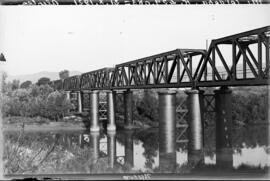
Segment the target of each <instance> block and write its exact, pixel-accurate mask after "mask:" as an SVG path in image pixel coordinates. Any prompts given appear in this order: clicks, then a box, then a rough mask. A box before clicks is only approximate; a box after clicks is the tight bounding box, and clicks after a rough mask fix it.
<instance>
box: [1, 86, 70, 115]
mask: <svg viewBox="0 0 270 181" xmlns="http://www.w3.org/2000/svg"><path fill="white" fill-rule="evenodd" d="M1 99H2V114H3V116H4V117H6V116H24V117H37V116H41V117H44V118H48V119H53V120H58V119H61V118H63V116H64V115H65V114H66V113H67V112H68V110H69V109H70V108H72V104H71V103H70V101H68V100H67V99H66V96H65V94H64V92H58V91H53V89H52V88H51V87H50V86H48V85H41V86H37V85H31V86H30V87H29V88H27V89H16V90H14V91H11V92H6V93H4V94H3V95H2V96H1Z"/></svg>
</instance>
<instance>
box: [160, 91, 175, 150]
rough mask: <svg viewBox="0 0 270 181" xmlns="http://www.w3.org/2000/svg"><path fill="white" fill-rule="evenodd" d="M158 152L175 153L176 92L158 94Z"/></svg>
mask: <svg viewBox="0 0 270 181" xmlns="http://www.w3.org/2000/svg"><path fill="white" fill-rule="evenodd" d="M158 96H159V98H158V99H159V143H160V147H159V150H160V152H161V153H174V152H175V142H176V137H175V130H176V102H175V100H176V91H170V90H167V91H163V92H159V94H158Z"/></svg>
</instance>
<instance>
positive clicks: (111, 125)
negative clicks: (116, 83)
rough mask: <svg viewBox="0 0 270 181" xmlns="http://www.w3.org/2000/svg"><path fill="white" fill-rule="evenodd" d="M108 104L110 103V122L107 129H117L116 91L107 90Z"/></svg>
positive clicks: (108, 115) (108, 114) (108, 113)
mask: <svg viewBox="0 0 270 181" xmlns="http://www.w3.org/2000/svg"><path fill="white" fill-rule="evenodd" d="M107 104H108V108H107V109H108V110H107V111H108V112H107V118H108V124H107V131H115V130H116V126H115V91H108V92H107Z"/></svg>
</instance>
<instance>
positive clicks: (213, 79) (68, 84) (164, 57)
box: [63, 26, 270, 90]
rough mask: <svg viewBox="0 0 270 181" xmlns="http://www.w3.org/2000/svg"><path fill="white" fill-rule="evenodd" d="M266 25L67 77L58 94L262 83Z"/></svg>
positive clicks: (269, 38) (268, 39) (269, 34)
mask: <svg viewBox="0 0 270 181" xmlns="http://www.w3.org/2000/svg"><path fill="white" fill-rule="evenodd" d="M269 44H270V26H267V27H263V28H259V29H255V30H251V31H247V32H243V33H239V34H235V35H232V36H227V37H224V38H220V39H216V40H213V41H212V42H211V44H210V47H209V50H208V51H207V52H206V51H205V50H199V49H176V50H173V51H169V52H165V53H161V54H158V55H153V56H150V57H146V58H142V59H138V60H134V61H130V62H127V63H122V64H118V65H116V66H115V68H103V69H99V70H96V71H91V72H88V73H84V74H82V75H81V76H73V77H69V78H67V79H65V80H64V86H63V88H64V90H78V89H81V90H99V89H100V90H108V89H146V88H174V87H175V88H181V87H182V88H184V87H211V86H212V87H213V86H223V85H226V86H246V85H252V86H255V85H268V83H269V82H268V81H269V46H270V45H269Z"/></svg>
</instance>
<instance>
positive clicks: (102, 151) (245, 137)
mask: <svg viewBox="0 0 270 181" xmlns="http://www.w3.org/2000/svg"><path fill="white" fill-rule="evenodd" d="M181 129H182V130H178V131H180V132H183V135H182V136H181V138H180V139H179V140H178V142H177V144H176V150H175V152H174V153H170V154H163V153H160V152H159V146H160V145H159V135H158V134H159V133H158V129H154V128H153V129H148V130H144V131H142V130H136V131H120V130H119V131H117V132H116V133H105V132H100V133H95V134H93V133H90V132H89V131H61V132H59V131H22V130H21V131H5V132H4V140H5V141H4V158H3V161H4V173H5V175H16V174H30V175H31V174H33V175H36V174H78V175H80V174H86V175H88V174H89V175H91V174H96V173H98V174H104V173H124V174H127V173H177V174H180V175H181V174H183V175H192V174H193V175H194V174H195V175H196V174H202V173H203V175H206V176H208V175H215V174H229V173H233V174H236V175H237V174H238V173H241V174H242V173H256V174H259V175H261V176H264V175H265V174H267V173H268V171H269V166H270V145H269V140H268V138H269V135H268V132H269V127H268V126H267V125H266V126H265V125H253V126H245V127H241V128H234V129H233V131H232V149H231V150H227V151H225V152H222V153H216V151H215V128H214V127H207V128H206V129H205V133H204V152H203V154H200V155H192V153H190V152H189V151H188V142H187V141H188V139H187V133H186V132H184V128H181ZM217 157H218V158H219V159H217Z"/></svg>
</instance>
